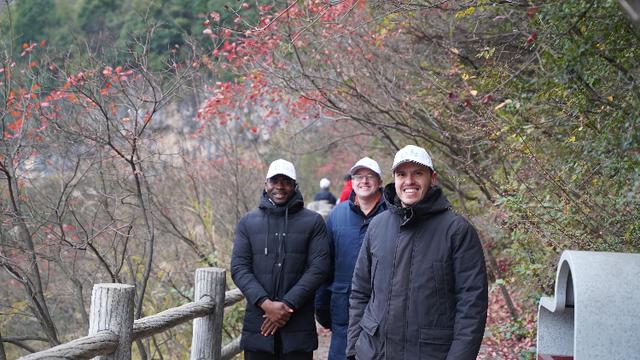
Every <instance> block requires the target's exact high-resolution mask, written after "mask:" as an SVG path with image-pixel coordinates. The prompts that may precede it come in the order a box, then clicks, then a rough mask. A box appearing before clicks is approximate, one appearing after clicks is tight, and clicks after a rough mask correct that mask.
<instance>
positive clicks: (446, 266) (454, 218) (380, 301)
mask: <svg viewBox="0 0 640 360" xmlns="http://www.w3.org/2000/svg"><path fill="white" fill-rule="evenodd" d="M385 198H386V199H387V205H388V209H389V211H386V212H384V213H382V214H380V215H378V216H376V217H375V218H374V219H373V220H372V221H371V224H370V225H369V229H368V230H367V233H366V235H365V238H364V241H363V244H362V248H361V249H360V254H359V255H358V261H357V263H356V269H355V273H354V276H353V281H352V290H351V297H350V299H349V331H348V338H347V355H354V354H355V355H356V356H357V358H358V359H366V360H372V359H394V360H395V359H399V360H401V359H405V360H413V359H451V360H453V359H455V360H471V359H475V358H476V356H477V354H478V350H479V348H480V343H481V342H482V336H483V334H484V327H485V321H486V316H487V303H488V299H487V276H486V269H485V264H484V256H483V252H482V246H481V244H480V240H479V238H478V235H477V233H476V231H475V229H474V228H473V227H472V226H471V224H469V222H468V221H467V220H465V219H464V218H463V217H461V216H459V215H456V214H455V213H453V212H452V211H451V210H449V207H450V204H449V201H448V200H447V198H446V197H445V196H444V194H443V193H442V190H441V189H440V188H438V187H433V188H431V189H429V191H428V192H427V194H426V195H425V198H424V199H423V200H422V201H421V202H419V203H417V204H415V205H413V206H411V207H409V208H403V207H402V206H401V205H400V201H399V199H398V198H397V196H396V193H395V187H394V184H389V185H387V187H386V188H385Z"/></svg>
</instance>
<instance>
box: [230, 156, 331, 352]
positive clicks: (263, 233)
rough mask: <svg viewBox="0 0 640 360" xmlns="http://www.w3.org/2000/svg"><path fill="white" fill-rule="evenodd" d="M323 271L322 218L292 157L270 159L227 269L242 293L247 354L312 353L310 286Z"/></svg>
mask: <svg viewBox="0 0 640 360" xmlns="http://www.w3.org/2000/svg"><path fill="white" fill-rule="evenodd" d="M328 271H329V248H328V239H327V230H326V227H325V224H324V220H323V219H322V217H321V216H320V215H319V214H318V213H316V212H314V211H311V210H307V209H305V208H304V203H303V200H302V194H300V191H299V190H298V189H297V186H296V172H295V168H294V166H293V164H292V163H290V162H288V161H286V160H282V159H278V160H276V161H274V162H273V163H271V165H270V166H269V170H268V172H267V176H266V181H265V188H264V191H263V193H262V198H261V200H260V205H259V207H258V209H256V210H253V211H251V212H249V213H247V214H246V215H245V216H243V217H242V219H240V222H239V223H238V226H237V228H236V236H235V241H234V244H233V254H232V258H231V276H232V278H233V281H234V282H235V283H236V285H237V286H238V288H240V290H241V291H242V293H243V294H244V296H245V297H246V299H247V308H246V313H245V317H244V324H243V328H242V339H241V342H240V345H241V347H242V348H243V349H244V358H245V360H267V359H268V360H271V359H277V360H311V359H312V358H313V351H314V350H315V349H316V348H317V347H318V336H317V333H316V325H315V320H314V302H313V298H314V293H315V291H316V290H317V289H318V287H319V286H320V285H321V284H322V282H323V281H324V279H325V277H326V275H327V274H328Z"/></svg>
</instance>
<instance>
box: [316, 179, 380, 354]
mask: <svg viewBox="0 0 640 360" xmlns="http://www.w3.org/2000/svg"><path fill="white" fill-rule="evenodd" d="M380 191H381V192H382V190H380ZM354 201H355V193H354V192H351V197H350V198H349V201H345V202H341V203H340V204H338V206H336V207H335V208H334V209H333V211H331V213H330V214H329V217H328V218H327V231H328V233H329V244H330V245H329V246H330V250H331V260H332V261H331V268H332V271H331V274H330V278H329V281H328V282H327V284H326V285H325V286H323V287H321V288H320V290H318V295H317V296H316V317H317V319H318V322H319V323H320V324H321V325H322V326H324V327H331V347H330V348H329V360H341V359H346V358H347V356H346V352H345V351H346V347H347V325H348V324H349V293H350V292H351V278H352V277H353V269H354V267H355V266H356V259H357V258H358V252H359V251H360V247H361V245H362V239H363V238H364V234H365V233H366V231H367V228H368V227H369V223H370V222H371V220H372V219H373V218H374V217H375V216H376V215H378V214H380V213H382V212H383V211H384V210H386V209H387V204H386V203H385V201H384V197H382V198H381V199H380V201H379V202H378V204H377V205H376V207H375V208H374V209H373V210H371V212H370V213H369V216H365V215H364V213H363V212H362V210H360V207H359V206H357V205H356V204H355V203H354Z"/></svg>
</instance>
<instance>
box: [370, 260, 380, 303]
mask: <svg viewBox="0 0 640 360" xmlns="http://www.w3.org/2000/svg"><path fill="white" fill-rule="evenodd" d="M377 270H378V259H377V258H376V257H374V256H372V257H371V301H370V303H371V304H373V301H374V300H375V299H376V271H377Z"/></svg>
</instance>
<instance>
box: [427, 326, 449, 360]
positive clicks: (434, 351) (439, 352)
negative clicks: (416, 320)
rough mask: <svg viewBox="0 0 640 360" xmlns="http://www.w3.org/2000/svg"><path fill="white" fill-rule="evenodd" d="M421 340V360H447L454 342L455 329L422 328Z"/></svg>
mask: <svg viewBox="0 0 640 360" xmlns="http://www.w3.org/2000/svg"><path fill="white" fill-rule="evenodd" d="M419 340H420V342H419V345H420V352H419V354H420V357H419V360H445V359H446V358H447V354H448V353H449V349H451V343H452V342H453V329H446V328H421V329H420V335H419Z"/></svg>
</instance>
